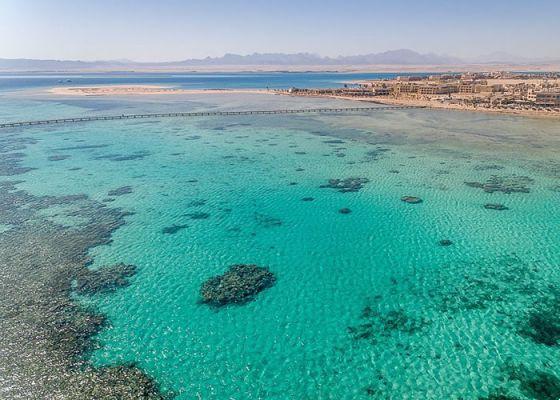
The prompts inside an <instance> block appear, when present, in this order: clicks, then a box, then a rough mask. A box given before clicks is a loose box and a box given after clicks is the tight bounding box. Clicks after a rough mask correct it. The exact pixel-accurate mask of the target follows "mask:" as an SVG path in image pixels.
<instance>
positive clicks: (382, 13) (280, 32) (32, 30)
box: [0, 0, 560, 61]
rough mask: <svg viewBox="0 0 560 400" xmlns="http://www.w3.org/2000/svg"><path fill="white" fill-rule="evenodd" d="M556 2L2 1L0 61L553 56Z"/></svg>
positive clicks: (559, 7) (559, 10)
mask: <svg viewBox="0 0 560 400" xmlns="http://www.w3.org/2000/svg"><path fill="white" fill-rule="evenodd" d="M559 21H560V0H533V1H518V0H510V1H506V0H486V1H480V0H470V1H468V0H463V1H454V0H448V1H443V0H424V1H423V0H415V1H409V0H389V1H377V0H370V1H365V0H345V1H337V0H323V1H319V0H317V1H316V0H310V1H305V0H299V1H297V0H282V1H271V0H269V1H260V0H254V1H249V0H229V1H225V0H223V1H222V0H206V1H202V0H201V1H198V0H197V1H191V0H183V1H178V0H152V1H147V0H135V1H133V0H88V1H85V0H0V57H2V58H20V57H27V58H58V59H82V60H96V59H124V58H126V59H132V60H138V61H162V60H181V59H186V58H199V57H205V56H220V55H223V54H224V53H228V52H229V53H239V54H247V53H253V52H286V53H288V52H289V53H292V52H311V53H316V54H321V55H330V56H335V55H351V54H364V53H375V52H381V51H385V50H391V49H400V48H410V49H413V50H416V51H420V52H435V53H441V54H450V55H455V56H460V57H472V56H477V55H481V54H487V53H492V52H495V51H503V52H508V53H512V54H516V55H523V56H528V57H557V58H560V22H559Z"/></svg>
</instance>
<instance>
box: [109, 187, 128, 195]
mask: <svg viewBox="0 0 560 400" xmlns="http://www.w3.org/2000/svg"><path fill="white" fill-rule="evenodd" d="M129 193H132V186H121V187H119V188H116V189H113V190H109V192H108V193H107V194H108V195H109V196H123V195H125V194H129Z"/></svg>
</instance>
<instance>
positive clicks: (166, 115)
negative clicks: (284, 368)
mask: <svg viewBox="0 0 560 400" xmlns="http://www.w3.org/2000/svg"><path fill="white" fill-rule="evenodd" d="M413 108H423V107H419V106H386V107H379V106H376V107H341V108H302V109H282V110H243V111H199V112H174V113H152V114H121V115H93V116H88V117H75V118H58V119H44V120H36V121H19V122H4V123H0V129H3V128H4V129H5V128H18V127H27V126H37V125H55V124H73V123H80V122H92V121H114V120H128V119H153V118H195V117H221V116H243V115H281V114H318V113H322V114H328V113H346V112H380V111H389V110H404V109H413Z"/></svg>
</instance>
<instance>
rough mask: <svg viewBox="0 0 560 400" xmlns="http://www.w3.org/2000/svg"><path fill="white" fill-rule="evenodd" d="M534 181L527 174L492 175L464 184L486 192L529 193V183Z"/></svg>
mask: <svg viewBox="0 0 560 400" xmlns="http://www.w3.org/2000/svg"><path fill="white" fill-rule="evenodd" d="M533 182H534V180H533V179H532V178H529V177H528V176H519V175H508V176H498V175H492V176H491V177H490V178H488V180H486V181H485V182H475V181H472V182H465V185H467V186H469V187H472V188H477V189H482V190H484V191H485V192H486V193H495V192H502V193H506V194H510V193H529V192H530V191H531V189H530V187H529V185H531V184H532V183H533Z"/></svg>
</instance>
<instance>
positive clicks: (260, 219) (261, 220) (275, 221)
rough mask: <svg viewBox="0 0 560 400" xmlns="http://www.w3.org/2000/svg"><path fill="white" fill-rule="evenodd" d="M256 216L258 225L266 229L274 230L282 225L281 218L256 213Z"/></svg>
mask: <svg viewBox="0 0 560 400" xmlns="http://www.w3.org/2000/svg"><path fill="white" fill-rule="evenodd" d="M254 215H255V221H256V222H257V224H258V225H260V226H262V227H264V228H273V227H275V226H280V225H282V220H281V219H279V218H276V217H272V216H270V215H266V214H262V213H258V212H256V213H255V214H254Z"/></svg>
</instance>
